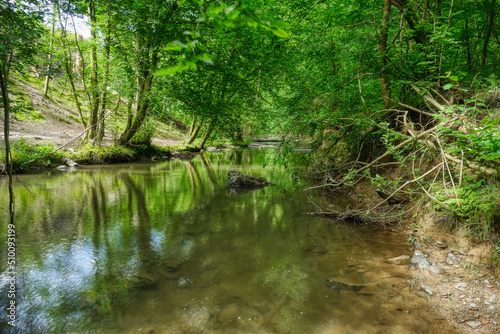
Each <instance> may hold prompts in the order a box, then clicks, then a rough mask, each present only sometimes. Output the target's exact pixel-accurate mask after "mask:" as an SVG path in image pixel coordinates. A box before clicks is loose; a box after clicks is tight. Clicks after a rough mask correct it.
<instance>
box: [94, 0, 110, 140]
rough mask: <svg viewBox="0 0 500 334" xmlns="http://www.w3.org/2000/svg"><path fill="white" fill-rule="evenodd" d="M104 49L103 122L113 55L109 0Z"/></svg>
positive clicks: (100, 135) (100, 130)
mask: <svg viewBox="0 0 500 334" xmlns="http://www.w3.org/2000/svg"><path fill="white" fill-rule="evenodd" d="M104 49H105V52H106V60H105V65H104V83H103V89H102V96H101V107H100V110H99V119H100V120H102V119H103V118H104V111H105V109H106V102H107V92H108V90H107V88H108V81H109V60H110V54H111V1H110V0H108V21H107V23H106V37H105V40H104ZM104 129H105V127H104V121H102V122H101V123H100V124H99V128H98V133H97V141H99V142H100V141H102V139H103V138H104Z"/></svg>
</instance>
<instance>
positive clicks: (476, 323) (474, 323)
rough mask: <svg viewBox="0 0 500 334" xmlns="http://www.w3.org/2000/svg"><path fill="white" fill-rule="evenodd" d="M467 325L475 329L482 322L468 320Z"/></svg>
mask: <svg viewBox="0 0 500 334" xmlns="http://www.w3.org/2000/svg"><path fill="white" fill-rule="evenodd" d="M467 325H469V327H471V328H472V329H477V328H479V326H481V325H482V323H481V322H479V321H468V322H467Z"/></svg>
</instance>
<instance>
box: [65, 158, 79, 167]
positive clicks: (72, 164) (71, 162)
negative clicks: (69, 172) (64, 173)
mask: <svg viewBox="0 0 500 334" xmlns="http://www.w3.org/2000/svg"><path fill="white" fill-rule="evenodd" d="M61 161H62V163H63V164H64V165H66V166H68V167H75V166H78V164H77V163H76V162H74V161H73V160H71V159H70V158H68V157H63V158H62V160H61Z"/></svg>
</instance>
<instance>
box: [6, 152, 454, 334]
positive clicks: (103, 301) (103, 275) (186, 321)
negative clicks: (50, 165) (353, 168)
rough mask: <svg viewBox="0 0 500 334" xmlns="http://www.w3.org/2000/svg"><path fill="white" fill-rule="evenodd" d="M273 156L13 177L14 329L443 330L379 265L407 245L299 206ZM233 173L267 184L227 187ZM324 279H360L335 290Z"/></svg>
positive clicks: (296, 185)
mask: <svg viewBox="0 0 500 334" xmlns="http://www.w3.org/2000/svg"><path fill="white" fill-rule="evenodd" d="M273 156H274V151H272V150H261V151H257V150H255V151H251V150H242V151H224V152H219V153H205V154H204V155H203V156H197V157H196V158H195V159H193V160H192V161H182V160H171V161H164V162H159V163H154V164H153V163H143V164H133V165H115V166H101V167H83V168H81V169H79V170H78V171H75V172H67V173H60V172H52V173H48V174H39V175H27V176H22V177H19V179H18V182H16V185H15V192H16V226H17V227H16V230H17V244H18V245H19V246H18V250H17V262H18V264H19V265H18V267H17V271H18V277H17V304H18V309H17V314H16V317H17V318H16V324H17V328H18V329H20V330H19V332H20V333H149V334H153V333H155V334H156V333H320V334H323V333H402V332H408V333H428V332H433V331H434V332H435V330H438V329H439V331H440V332H442V333H445V332H447V331H448V329H447V327H446V324H445V323H441V322H440V321H439V320H436V316H435V315H434V314H433V313H432V312H429V311H428V310H427V306H426V304H425V303H424V301H423V300H422V299H421V298H419V297H416V296H414V294H411V293H409V291H408V284H407V282H406V281H407V279H408V276H407V273H406V271H405V270H404V269H402V268H396V267H394V266H392V265H389V264H387V263H385V262H384V261H385V260H386V259H388V258H390V257H394V256H398V255H401V254H409V250H408V248H407V244H406V242H405V240H404V238H403V237H402V236H399V235H397V234H394V233H392V232H390V231H388V230H384V229H379V228H377V227H370V226H353V225H350V224H348V223H335V224H332V223H331V222H329V221H328V220H325V219H322V218H318V217H315V216H312V215H308V214H307V213H308V212H311V211H314V206H313V205H312V204H311V203H310V202H309V200H308V199H307V198H306V197H305V196H304V193H303V191H302V189H304V187H305V185H304V184H303V183H301V182H298V181H294V178H293V177H292V174H291V170H282V169H280V168H278V167H272V158H273ZM229 169H236V170H240V171H242V172H244V173H248V174H252V175H256V176H263V177H266V178H267V179H268V180H270V181H272V182H274V183H276V186H274V187H267V188H263V189H259V190H252V191H247V192H235V191H230V190H228V189H227V188H226V186H225V183H226V182H227V177H226V174H227V171H228V170H229ZM0 189H1V193H0V201H1V203H6V201H7V191H6V188H5V184H4V183H3V184H2V185H1V188H0ZM316 200H318V201H320V200H321V199H316ZM330 204H331V205H333V206H337V207H341V206H342V205H343V204H342V203H341V202H340V200H339V201H334V202H332V203H330ZM4 207H5V208H7V205H4ZM2 215H3V216H2V221H5V222H6V221H7V215H6V213H5V212H3V213H2ZM1 227H2V229H1V233H2V235H4V236H6V234H7V229H6V224H5V223H3V224H2V226H1ZM2 240H3V239H2ZM6 257H7V255H6V252H2V253H1V255H0V265H1V269H2V275H1V279H2V280H1V284H2V289H1V291H0V294H1V295H0V302H1V304H2V305H1V306H2V309H3V310H5V307H6V305H7V303H8V299H7V290H8V282H7V274H6V272H7V268H6V262H7V258H6ZM325 279H330V280H334V281H338V282H342V283H343V284H348V285H357V286H364V288H362V289H361V290H360V291H359V292H357V291H350V290H349V289H347V290H342V291H340V290H339V291H333V290H331V289H328V288H327V287H326V286H325V284H324V281H325ZM1 322H2V326H3V327H2V329H3V331H4V332H6V333H7V332H8V330H9V328H10V327H8V326H7V325H6V323H5V322H6V318H5V317H2V319H1ZM450 333H451V332H450Z"/></svg>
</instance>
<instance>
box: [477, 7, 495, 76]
mask: <svg viewBox="0 0 500 334" xmlns="http://www.w3.org/2000/svg"><path fill="white" fill-rule="evenodd" d="M496 1H497V0H491V6H490V10H489V11H488V27H487V28H486V36H485V37H484V44H483V52H482V59H481V68H483V67H484V65H486V56H487V54H488V43H489V42H490V37H491V31H492V29H493V24H494V22H495V5H496Z"/></svg>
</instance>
